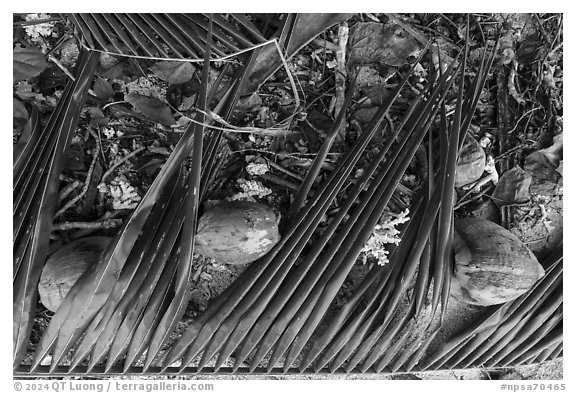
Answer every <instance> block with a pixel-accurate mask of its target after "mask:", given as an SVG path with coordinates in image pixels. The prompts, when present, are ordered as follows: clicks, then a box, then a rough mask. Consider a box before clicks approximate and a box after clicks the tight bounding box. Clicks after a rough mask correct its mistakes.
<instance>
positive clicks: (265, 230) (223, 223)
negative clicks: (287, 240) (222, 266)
mask: <svg viewBox="0 0 576 393" xmlns="http://www.w3.org/2000/svg"><path fill="white" fill-rule="evenodd" d="M195 239H196V242H195V250H196V252H198V253H199V254H201V255H204V256H206V257H210V258H213V259H215V260H216V261H217V262H221V263H229V264H246V263H250V262H253V261H255V260H257V259H258V258H260V257H262V256H263V255H265V254H266V253H268V251H270V250H271V249H272V247H274V245H275V244H276V243H278V241H279V240H280V235H279V233H278V223H277V219H276V215H275V214H274V211H273V210H272V209H271V208H269V207H268V206H265V205H262V204H260V203H257V202H250V201H231V202H220V203H219V204H217V205H215V206H214V207H212V208H211V209H209V210H207V211H206V212H205V213H204V214H203V215H202V217H200V220H199V221H198V229H197V231H196V237H195Z"/></svg>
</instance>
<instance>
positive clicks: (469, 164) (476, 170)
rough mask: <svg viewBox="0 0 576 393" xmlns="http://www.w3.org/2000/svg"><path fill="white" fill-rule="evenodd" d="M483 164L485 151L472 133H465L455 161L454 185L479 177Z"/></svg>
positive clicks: (465, 183) (461, 184) (473, 180)
mask: <svg viewBox="0 0 576 393" xmlns="http://www.w3.org/2000/svg"><path fill="white" fill-rule="evenodd" d="M485 166H486V153H484V149H482V146H480V143H478V142H477V141H476V139H474V137H472V135H470V134H466V137H465V139H464V144H463V145H462V149H460V153H459V155H458V161H457V163H456V175H455V177H454V186H455V187H463V186H465V185H467V184H470V183H472V182H475V181H476V180H478V179H480V177H481V176H482V173H483V172H484V167H485Z"/></svg>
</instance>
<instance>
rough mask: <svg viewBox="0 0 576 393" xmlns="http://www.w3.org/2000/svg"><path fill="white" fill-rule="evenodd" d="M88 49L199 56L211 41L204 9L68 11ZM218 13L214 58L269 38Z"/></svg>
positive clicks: (248, 24) (244, 21) (239, 19)
mask: <svg viewBox="0 0 576 393" xmlns="http://www.w3.org/2000/svg"><path fill="white" fill-rule="evenodd" d="M63 16H64V17H65V18H66V20H68V21H69V22H70V23H71V24H72V26H73V28H74V31H75V33H76V35H77V36H78V37H79V40H80V42H81V43H82V44H83V45H85V46H86V47H87V48H89V49H93V50H99V51H103V52H108V53H111V54H117V55H123V56H136V57H153V58H165V59H192V60H198V61H200V60H201V59H202V57H203V54H204V53H205V52H204V48H205V47H206V44H207V42H208V35H209V34H208V31H209V29H208V24H209V22H208V20H209V18H208V16H206V15H201V14H121V13H119V14H64V15H63ZM232 19H233V20H226V19H225V18H224V17H222V16H216V17H215V23H214V25H213V26H212V28H211V29H210V30H211V32H210V34H211V36H212V38H211V39H210V40H211V41H212V42H213V44H212V45H211V52H212V53H211V58H223V57H229V56H233V55H234V54H238V53H240V52H242V51H244V50H247V49H248V50H249V49H253V48H254V47H256V46H258V45H259V44H261V43H263V42H265V41H266V39H265V38H264V37H263V36H262V35H261V34H260V33H259V32H258V30H257V29H256V28H254V26H253V25H252V23H251V22H250V21H249V20H248V19H247V18H246V17H234V18H232Z"/></svg>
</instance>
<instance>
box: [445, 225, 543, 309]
mask: <svg viewBox="0 0 576 393" xmlns="http://www.w3.org/2000/svg"><path fill="white" fill-rule="evenodd" d="M454 227H455V231H454V242H453V249H454V276H453V278H452V284H451V288H450V290H451V293H452V295H454V297H456V298H457V299H459V300H461V301H464V302H466V303H469V304H475V305H481V306H489V305H493V304H500V303H504V302H507V301H510V300H513V299H515V298H517V297H518V296H520V295H522V294H523V293H525V292H526V291H527V290H528V289H530V287H532V285H534V283H535V282H536V281H537V280H538V279H539V278H541V277H542V276H544V268H543V267H542V266H541V265H540V263H539V262H538V259H536V257H535V256H534V254H533V253H532V251H530V250H529V249H528V247H526V246H525V245H524V244H523V243H522V242H521V241H520V240H519V239H518V238H517V237H516V236H514V235H513V234H512V233H511V232H510V231H508V230H506V229H504V228H503V227H501V226H500V225H498V224H495V223H493V222H492V221H487V220H484V219H481V218H472V217H468V218H459V219H456V220H455V221H454Z"/></svg>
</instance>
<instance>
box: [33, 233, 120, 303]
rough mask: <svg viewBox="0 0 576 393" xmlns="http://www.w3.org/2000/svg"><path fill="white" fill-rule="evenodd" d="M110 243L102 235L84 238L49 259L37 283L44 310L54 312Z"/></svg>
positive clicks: (108, 239)
mask: <svg viewBox="0 0 576 393" xmlns="http://www.w3.org/2000/svg"><path fill="white" fill-rule="evenodd" d="M110 240H111V238H109V237H104V236H90V237H84V238H82V239H78V240H74V241H72V242H70V243H68V244H66V245H65V246H64V247H62V248H60V249H59V250H58V251H56V252H54V253H53V254H52V255H50V256H49V257H48V259H47V260H46V264H45V265H44V269H43V270H42V274H41V275H40V282H39V283H38V292H39V294H40V301H41V302H42V304H43V305H44V307H46V308H47V309H48V310H50V311H54V312H56V310H57V309H58V307H60V304H62V301H64V298H65V297H66V295H67V294H68V292H70V289H71V288H72V286H73V285H74V284H75V283H76V281H78V279H79V278H80V276H81V275H82V274H84V272H85V271H86V270H88V269H89V268H90V267H91V266H92V265H94V264H95V263H96V261H97V260H98V257H99V256H100V254H101V253H102V251H103V250H104V249H105V248H106V246H107V245H108V243H110Z"/></svg>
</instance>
